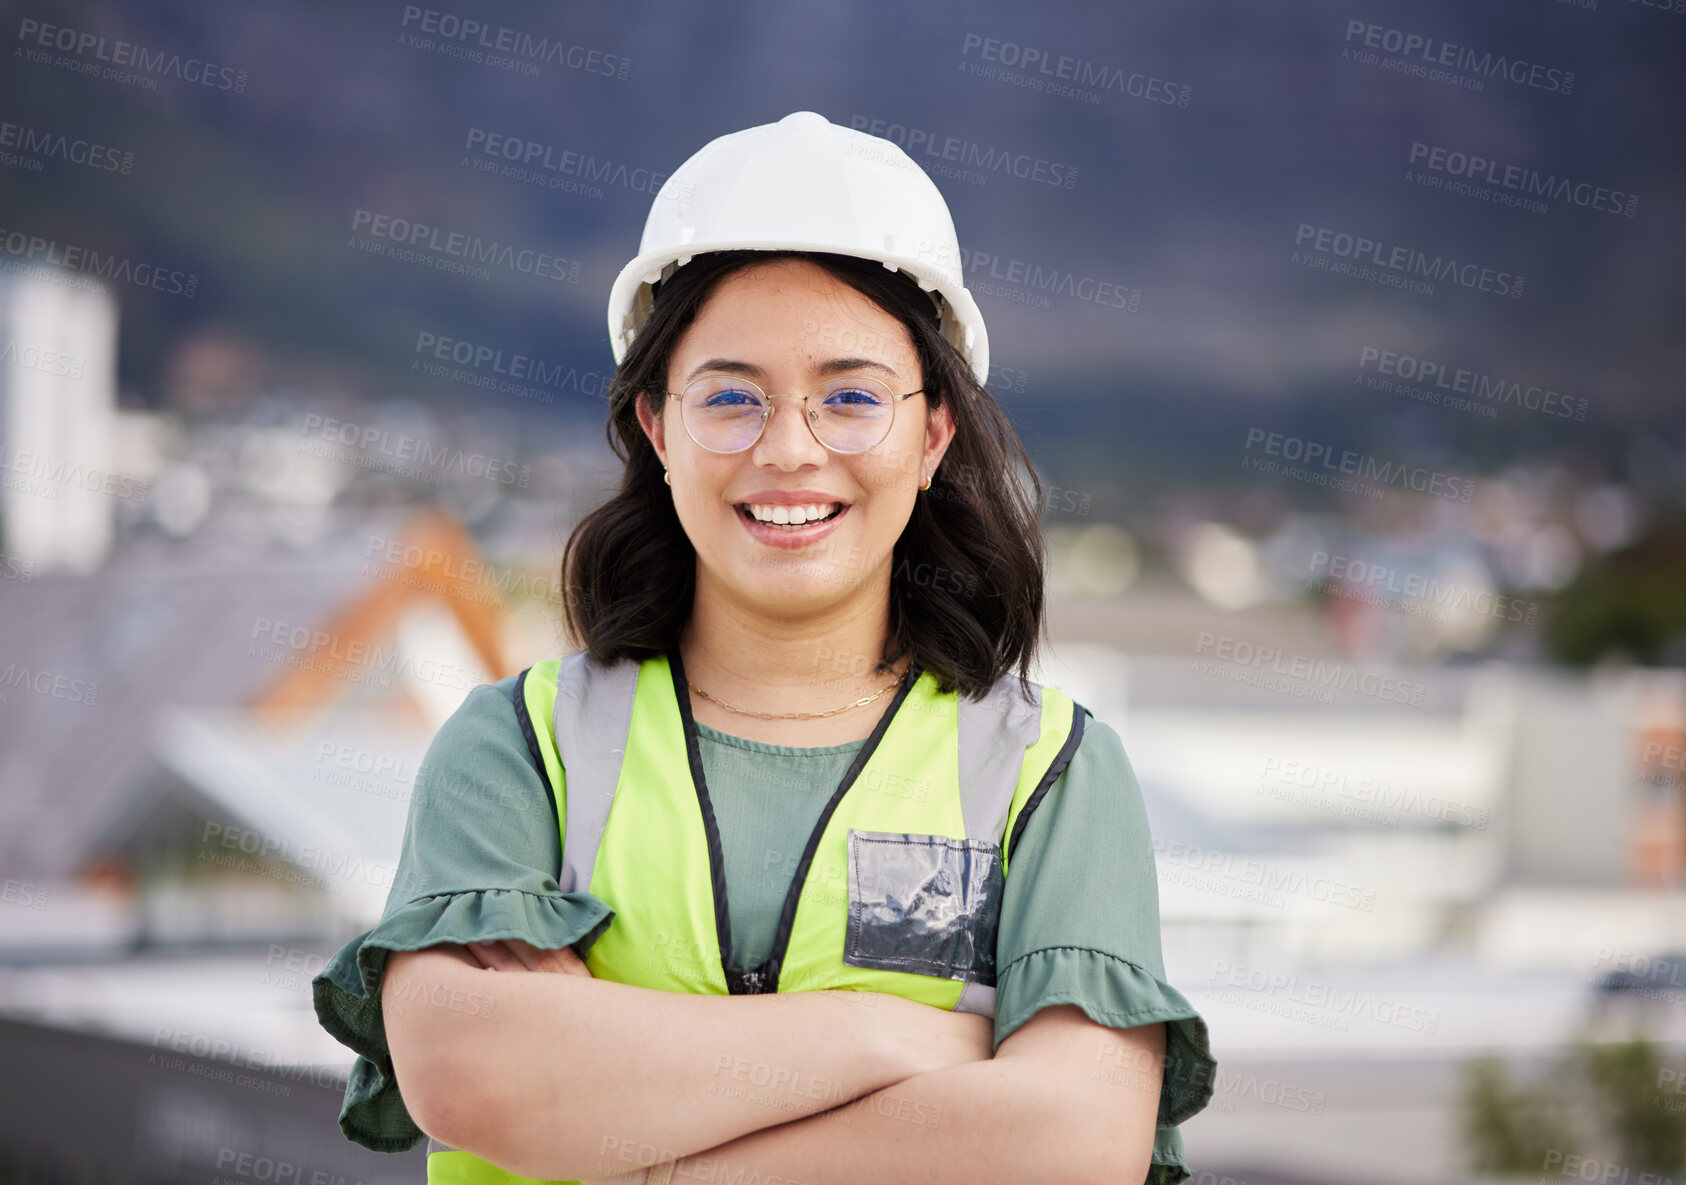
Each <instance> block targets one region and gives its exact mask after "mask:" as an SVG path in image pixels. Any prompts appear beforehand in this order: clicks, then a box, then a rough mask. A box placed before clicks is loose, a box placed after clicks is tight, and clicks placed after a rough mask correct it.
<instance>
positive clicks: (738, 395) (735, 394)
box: [703, 391, 758, 407]
mask: <svg viewBox="0 0 1686 1185" xmlns="http://www.w3.org/2000/svg"><path fill="white" fill-rule="evenodd" d="M703 402H704V405H705V406H707V407H739V406H742V405H743V404H746V403H756V402H758V400H757V399H756V398H755V396H754V395H753V394H751V393H750V392H748V391H716V392H714V394H712V395H710V396H709V397H708V398H707V399H706V400H704V401H703Z"/></svg>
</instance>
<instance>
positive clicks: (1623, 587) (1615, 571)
mask: <svg viewBox="0 0 1686 1185" xmlns="http://www.w3.org/2000/svg"><path fill="white" fill-rule="evenodd" d="M1544 637H1545V643H1546V647H1547V649H1548V650H1549V651H1550V652H1551V655H1552V657H1554V658H1556V659H1557V660H1558V661H1559V662H1564V663H1569V664H1572V665H1577V666H1584V665H1587V664H1590V663H1594V662H1597V661H1598V660H1599V659H1601V658H1603V657H1605V656H1606V655H1610V654H1619V655H1626V656H1627V657H1629V658H1631V659H1632V660H1633V661H1634V662H1637V663H1643V664H1645V665H1648V666H1655V665H1662V664H1670V665H1676V664H1682V663H1686V518H1682V517H1679V516H1675V517H1672V518H1670V519H1668V520H1665V521H1660V522H1658V523H1657V525H1656V526H1655V528H1654V529H1653V530H1652V531H1651V532H1650V533H1649V534H1647V535H1646V536H1645V537H1644V538H1642V539H1640V540H1638V541H1637V542H1635V543H1632V544H1630V545H1629V546H1627V547H1624V548H1622V549H1621V550H1619V551H1613V552H1611V553H1610V554H1609V555H1607V556H1605V557H1603V559H1602V560H1599V561H1596V562H1594V563H1592V564H1589V565H1588V566H1587V567H1586V568H1584V569H1583V570H1582V571H1581V572H1580V574H1579V575H1577V576H1576V577H1575V579H1573V580H1572V581H1570V582H1569V583H1568V584H1567V585H1565V586H1564V587H1563V588H1562V589H1561V590H1560V591H1559V592H1558V593H1557V594H1556V596H1554V597H1552V598H1551V600H1550V602H1549V604H1548V606H1547V616H1546V623H1545V631H1544Z"/></svg>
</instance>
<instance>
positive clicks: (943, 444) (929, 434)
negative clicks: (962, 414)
mask: <svg viewBox="0 0 1686 1185" xmlns="http://www.w3.org/2000/svg"><path fill="white" fill-rule="evenodd" d="M953 439H954V417H953V416H951V415H949V414H948V403H947V402H946V401H944V402H943V403H941V404H939V405H938V406H936V407H933V408H931V409H930V410H929V411H927V412H926V413H925V472H926V473H930V472H932V471H933V470H934V469H936V467H937V466H938V465H939V464H940V463H941V462H942V459H943V454H944V453H945V452H947V451H948V445H949V442H950V441H951V440H953Z"/></svg>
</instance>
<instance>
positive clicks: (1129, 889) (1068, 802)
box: [995, 718, 1217, 1185]
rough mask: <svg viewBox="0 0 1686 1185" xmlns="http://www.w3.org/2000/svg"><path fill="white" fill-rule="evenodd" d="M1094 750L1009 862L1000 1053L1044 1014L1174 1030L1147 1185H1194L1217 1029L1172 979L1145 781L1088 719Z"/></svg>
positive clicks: (1059, 788)
mask: <svg viewBox="0 0 1686 1185" xmlns="http://www.w3.org/2000/svg"><path fill="white" fill-rule="evenodd" d="M1085 723H1086V727H1085V729H1084V734H1083V739H1082V743H1081V744H1079V746H1078V748H1077V751H1076V753H1075V754H1073V756H1072V759H1071V763H1070V764H1069V765H1068V766H1067V767H1066V769H1065V772H1063V773H1062V774H1060V776H1059V777H1058V778H1057V779H1055V781H1054V783H1053V785H1052V786H1051V787H1050V788H1049V790H1048V793H1047V794H1046V795H1045V796H1044V798H1043V799H1042V801H1041V802H1040V804H1039V805H1038V806H1037V807H1036V810H1035V812H1034V813H1033V814H1032V815H1031V817H1030V820H1029V821H1028V822H1027V823H1026V824H1025V827H1024V831H1023V833H1022V834H1021V835H1020V836H1019V842H1018V846H1017V847H1015V848H1014V849H1013V850H1012V852H1011V854H1010V859H1009V861H1008V870H1007V889H1006V894H1005V896H1004V897H1003V900H1002V911H1001V926H1000V930H999V933H998V937H997V965H998V967H999V968H1000V970H999V971H998V973H997V977H996V995H995V1044H996V1047H997V1048H999V1047H1000V1045H1001V1042H1002V1041H1004V1040H1006V1039H1007V1037H1009V1036H1010V1035H1011V1034H1012V1033H1013V1032H1014V1031H1015V1030H1017V1029H1018V1028H1019V1027H1020V1026H1021V1025H1023V1024H1024V1023H1025V1022H1026V1021H1028V1020H1030V1019H1031V1017H1033V1016H1034V1015H1035V1014H1036V1013H1037V1012H1039V1011H1041V1010H1042V1009H1043V1008H1048V1007H1052V1006H1054V1005H1057V1004H1075V1005H1077V1006H1078V1007H1079V1008H1081V1009H1082V1010H1083V1012H1084V1014H1085V1015H1087V1016H1088V1017H1089V1019H1090V1020H1093V1021H1094V1022H1096V1023H1097V1024H1102V1025H1106V1026H1107V1027H1109V1028H1116V1029H1128V1028H1134V1027H1136V1026H1138V1025H1145V1024H1154V1023H1158V1022H1163V1023H1164V1024H1165V1068H1164V1077H1163V1081H1162V1083H1161V1087H1160V1095H1159V1113H1158V1117H1157V1120H1156V1124H1155V1131H1154V1143H1153V1158H1152V1166H1151V1168H1150V1170H1149V1172H1148V1176H1147V1185H1178V1183H1179V1182H1182V1181H1184V1180H1187V1179H1188V1177H1189V1176H1190V1172H1189V1168H1188V1165H1187V1163H1186V1162H1185V1160H1184V1157H1183V1144H1182V1133H1181V1132H1180V1131H1179V1130H1178V1127H1177V1125H1178V1124H1180V1123H1182V1122H1183V1121H1184V1120H1185V1119H1188V1118H1189V1117H1190V1116H1193V1115H1195V1114H1196V1113H1198V1112H1199V1111H1200V1110H1202V1109H1203V1108H1204V1107H1205V1106H1206V1104H1207V1103H1208V1102H1210V1101H1211V1098H1212V1090H1213V1086H1214V1084H1215V1079H1216V1072H1217V1062H1216V1061H1215V1060H1214V1059H1213V1057H1212V1051H1211V1043H1210V1037H1209V1035H1208V1033H1207V1029H1206V1022H1205V1020H1204V1019H1202V1018H1201V1016H1200V1014H1199V1013H1198V1012H1197V1011H1196V1010H1195V1008H1194V1006H1193V1005H1192V1004H1190V1003H1189V1001H1188V1000H1187V999H1185V998H1184V997H1183V995H1182V994H1181V993H1180V992H1178V991H1177V990H1176V989H1175V988H1174V987H1172V986H1171V985H1170V984H1169V983H1168V982H1167V981H1166V978H1165V968H1164V963H1163V960H1162V957H1161V951H1160V940H1159V882H1158V876H1157V870H1156V868H1155V865H1154V860H1153V844H1152V836H1151V835H1150V833H1149V830H1148V824H1147V814H1146V811H1145V810H1144V809H1143V806H1142V801H1141V791H1140V788H1139V787H1138V786H1137V784H1136V778H1135V772H1134V771H1133V770H1132V769H1131V767H1130V763H1129V760H1128V758H1127V757H1126V756H1125V754H1124V747H1123V744H1122V742H1121V741H1120V740H1119V739H1118V734H1117V733H1116V732H1114V731H1113V730H1112V729H1111V728H1109V727H1108V726H1106V725H1105V724H1102V723H1100V722H1099V721H1096V720H1094V719H1092V718H1091V719H1088V720H1087V721H1086V722H1085Z"/></svg>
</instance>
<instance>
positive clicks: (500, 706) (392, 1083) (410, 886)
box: [311, 678, 614, 1152]
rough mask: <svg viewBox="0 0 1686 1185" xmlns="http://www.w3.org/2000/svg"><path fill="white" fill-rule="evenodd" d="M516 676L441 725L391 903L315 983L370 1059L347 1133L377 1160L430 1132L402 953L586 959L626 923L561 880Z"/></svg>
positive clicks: (348, 1098) (364, 1061)
mask: <svg viewBox="0 0 1686 1185" xmlns="http://www.w3.org/2000/svg"><path fill="white" fill-rule="evenodd" d="M514 682H515V680H514V679H513V678H510V679H504V680H501V681H499V682H497V683H493V684H487V685H484V686H481V687H476V688H475V689H474V690H473V691H471V692H469V694H468V697H467V699H465V700H464V701H463V704H462V706H461V707H459V708H458V709H457V711H456V712H455V713H454V714H453V715H452V716H451V717H450V718H449V719H448V720H446V722H445V723H444V724H443V725H442V726H441V727H440V729H439V732H438V734H437V735H436V736H435V737H434V739H433V743H432V745H431V746H429V748H428V751H427V755H426V757H425V758H424V759H423V761H422V764H421V766H420V767H419V769H418V770H417V773H416V783H415V788H414V791H413V793H412V794H411V798H410V813H409V818H408V821H407V822H406V824H405V828H404V843H403V848H402V851H401V854H400V857H399V863H398V869H397V873H396V875H395V877H394V880H393V888H392V893H391V895H390V896H389V897H388V899H387V903H386V909H385V911H384V912H383V914H382V916H381V919H380V921H379V922H378V923H377V924H376V925H375V927H374V928H373V929H372V930H368V931H366V932H364V933H362V934H359V935H357V937H355V938H353V939H351V940H350V941H349V942H347V943H346V944H345V945H344V946H342V947H341V948H340V949H339V951H338V952H336V953H335V955H334V957H333V958H332V959H331V960H329V962H328V964H327V966H326V967H325V968H324V969H323V970H322V973H321V974H320V975H318V976H317V977H316V978H315V980H314V981H313V983H312V985H311V987H312V998H313V1001H314V1003H315V1006H316V1017H317V1020H318V1021H319V1022H320V1023H321V1025H322V1027H323V1028H324V1029H326V1030H327V1031H328V1032H329V1033H330V1034H332V1035H333V1037H334V1038H335V1039H336V1040H338V1041H339V1042H341V1043H342V1044H344V1045H346V1046H347V1047H349V1048H350V1049H351V1050H352V1051H353V1052H354V1053H356V1054H357V1061H356V1063H355V1064H354V1065H353V1066H352V1070H351V1077H350V1079H349V1080H348V1081H347V1083H346V1089H345V1099H344V1102H343V1104H342V1106H341V1109H340V1120H339V1122H340V1130H341V1131H343V1132H344V1133H345V1135H346V1136H347V1138H349V1139H351V1140H354V1141H356V1142H357V1143H359V1144H361V1145H363V1146H364V1147H365V1148H370V1149H373V1150H374V1151H377V1152H403V1151H407V1150H408V1149H410V1148H413V1147H415V1146H416V1145H417V1144H418V1143H420V1142H421V1140H423V1139H424V1138H425V1135H424V1133H423V1132H422V1130H421V1129H420V1128H419V1127H417V1126H416V1124H415V1121H414V1120H413V1119H412V1118H411V1117H410V1113H409V1111H408V1110H407V1109H406V1108H405V1106H404V1100H403V1097H402V1095H401V1094H400V1092H399V1089H398V1082H397V1079H396V1078H395V1077H394V1075H393V1070H392V1057H391V1054H390V1053H389V1052H388V1049H387V1043H386V1030H385V1027H384V1024H383V1021H382V1017H381V997H380V987H381V977H382V975H383V974H384V972H385V970H386V960H387V955H388V954H389V953H390V952H392V951H411V950H423V949H425V948H427V947H430V946H437V945H439V944H441V943H458V944H460V943H466V942H488V941H493V940H496V939H503V938H520V939H522V940H523V941H526V942H528V943H531V944H532V945H533V946H536V947H539V948H541V949H544V950H560V949H561V948H562V947H565V946H574V947H575V948H576V950H578V952H579V953H580V954H581V955H582V956H583V955H585V954H586V953H587V952H589V951H590V949H591V945H592V943H594V942H595V941H596V940H597V938H598V937H599V936H600V935H601V934H602V933H603V932H604V931H605V930H606V929H607V928H608V926H609V923H610V921H611V920H612V919H613V917H614V911H613V910H612V909H610V908H609V907H608V906H607V905H605V904H604V903H603V902H602V901H600V900H598V899H597V898H596V897H594V896H593V895H592V894H590V893H587V892H574V893H563V892H561V890H560V888H559V887H558V885H557V883H556V873H557V870H558V869H559V867H560V864H561V838H560V835H559V829H558V827H557V822H556V814H555V807H554V805H553V804H552V802H551V798H550V790H549V787H548V786H547V784H546V782H545V780H544V777H543V776H542V775H541V774H540V772H539V767H538V765H537V764H536V763H535V762H534V760H533V758H532V756H531V754H530V752H529V751H528V748H527V743H526V739H525V737H524V736H523V734H522V732H521V727H520V723H519V720H518V718H517V717H516V715H515V711H514V700H513V698H512V696H513V691H514Z"/></svg>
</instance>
